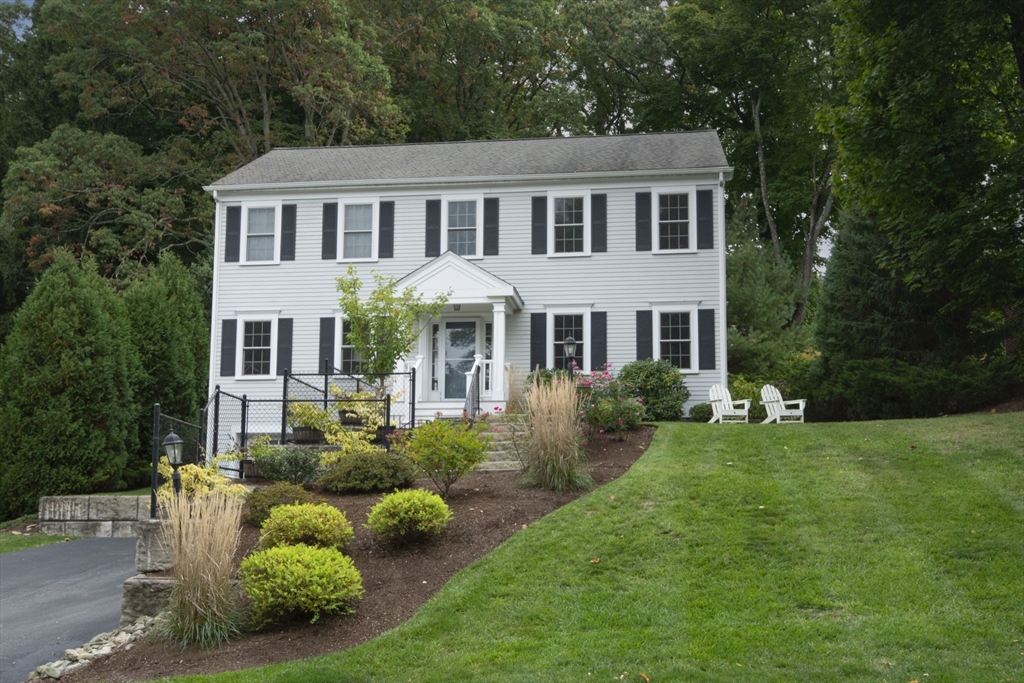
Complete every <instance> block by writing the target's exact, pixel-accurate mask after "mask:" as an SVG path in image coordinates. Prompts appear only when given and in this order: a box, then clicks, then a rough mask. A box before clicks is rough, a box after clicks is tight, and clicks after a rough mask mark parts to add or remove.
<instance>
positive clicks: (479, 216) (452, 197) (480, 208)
mask: <svg viewBox="0 0 1024 683" xmlns="http://www.w3.org/2000/svg"><path fill="white" fill-rule="evenodd" d="M452 202H475V203H476V253H473V254H457V255H458V256H461V257H462V258H464V259H470V260H477V259H482V258H483V257H484V196H483V194H482V193H481V194H446V195H442V196H441V253H442V254H443V253H445V252H446V251H451V249H449V248H448V231H449V230H451V229H454V230H468V229H469V228H451V226H449V224H448V220H449V213H448V205H449V204H451V203H452ZM452 253H455V252H452Z"/></svg>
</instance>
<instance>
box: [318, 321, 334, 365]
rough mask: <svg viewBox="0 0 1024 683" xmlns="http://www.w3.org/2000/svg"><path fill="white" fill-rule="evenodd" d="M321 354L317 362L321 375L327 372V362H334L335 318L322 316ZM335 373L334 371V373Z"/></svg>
mask: <svg viewBox="0 0 1024 683" xmlns="http://www.w3.org/2000/svg"><path fill="white" fill-rule="evenodd" d="M319 348H320V354H319V356H318V357H317V360H316V364H317V367H318V368H320V370H319V372H320V374H321V375H326V374H327V363H331V364H332V365H333V364H334V318H320V347H319ZM332 374H333V373H332Z"/></svg>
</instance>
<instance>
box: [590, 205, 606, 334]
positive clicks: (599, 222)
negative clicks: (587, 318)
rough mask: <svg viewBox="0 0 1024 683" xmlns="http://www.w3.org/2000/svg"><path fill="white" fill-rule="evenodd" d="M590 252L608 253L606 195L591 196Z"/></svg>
mask: <svg viewBox="0 0 1024 683" xmlns="http://www.w3.org/2000/svg"><path fill="white" fill-rule="evenodd" d="M590 251H592V252H600V251H608V195H606V194H592V195H590ZM591 324H593V323H591Z"/></svg>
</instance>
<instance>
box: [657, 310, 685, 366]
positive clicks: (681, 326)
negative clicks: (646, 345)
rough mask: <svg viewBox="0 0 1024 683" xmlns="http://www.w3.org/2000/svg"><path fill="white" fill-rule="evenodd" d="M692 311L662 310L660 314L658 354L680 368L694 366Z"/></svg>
mask: <svg viewBox="0 0 1024 683" xmlns="http://www.w3.org/2000/svg"><path fill="white" fill-rule="evenodd" d="M692 349H693V325H692V311H662V312H660V313H659V315H658V352H659V353H658V355H659V358H661V359H662V360H667V361H668V362H670V363H672V365H674V366H676V367H677V368H679V369H680V370H690V369H692V368H693V353H692Z"/></svg>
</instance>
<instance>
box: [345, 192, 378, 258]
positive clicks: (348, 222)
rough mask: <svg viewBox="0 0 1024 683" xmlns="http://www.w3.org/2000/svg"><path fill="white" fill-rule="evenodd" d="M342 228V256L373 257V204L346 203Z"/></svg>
mask: <svg viewBox="0 0 1024 683" xmlns="http://www.w3.org/2000/svg"><path fill="white" fill-rule="evenodd" d="M343 221H344V223H343V230H342V240H343V245H342V251H341V253H342V258H343V259H345V260H351V259H372V258H373V204H346V205H345V214H344V218H343Z"/></svg>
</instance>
